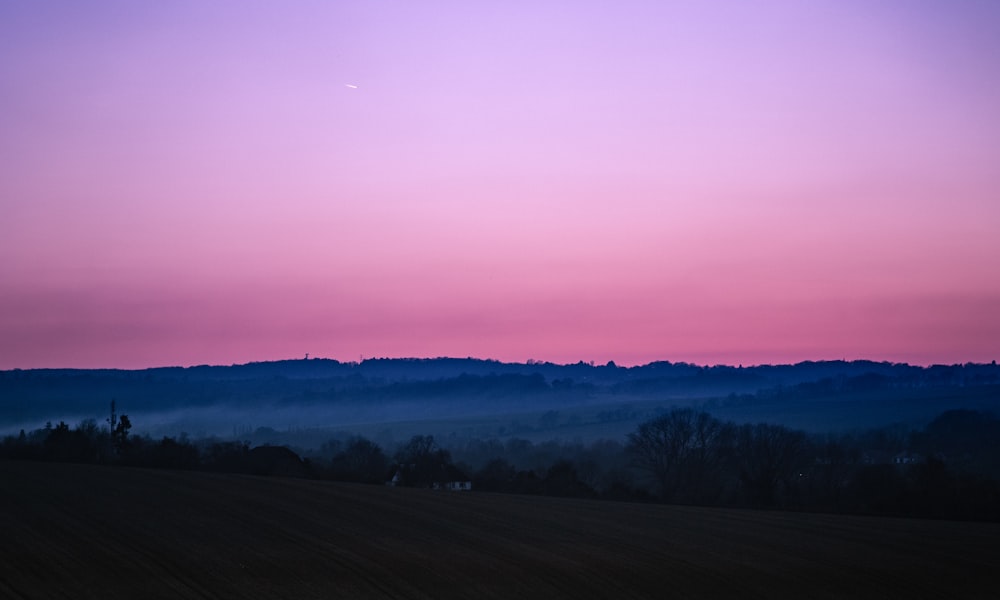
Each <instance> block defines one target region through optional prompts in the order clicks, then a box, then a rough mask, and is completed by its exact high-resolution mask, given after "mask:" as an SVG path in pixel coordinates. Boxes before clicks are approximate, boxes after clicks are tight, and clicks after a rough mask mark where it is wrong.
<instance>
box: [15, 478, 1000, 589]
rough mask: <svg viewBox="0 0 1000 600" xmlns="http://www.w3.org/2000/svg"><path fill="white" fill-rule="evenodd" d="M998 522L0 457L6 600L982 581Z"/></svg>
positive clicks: (990, 575)
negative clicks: (485, 491) (734, 507)
mask: <svg viewBox="0 0 1000 600" xmlns="http://www.w3.org/2000/svg"><path fill="white" fill-rule="evenodd" d="M997 565H1000V524H982V523H955V522H947V521H922V520H911V519H882V518H867V517H845V516H830V515H808V514H793V513H778V512H760V511H743V510H721V509H706V508H690V507H673V506H652V505H638V504H628V503H615V502H597V501H584V500H563V499H553V498H538V497H524V496H507V495H493V494H482V493H448V492H432V491H425V490H409V489H393V488H384V487H379V486H361V485H349V484H337V483H326V482H312V481H301V480H290V479H268V478H257V477H249V476H239V475H215V474H205V473H181V472H171V471H154V470H143V469H126V468H109V467H94V466H81V465H60V464H46V463H31V462H16V461H0V597H5V598H100V599H102V600H110V599H114V598H129V599H131V598H157V597H159V598H294V599H305V598H515V597H516V598H547V599H552V598H709V597H711V598H737V597H738V598H796V599H799V598H992V597H996V594H997V593H998V590H1000V576H998V572H997Z"/></svg>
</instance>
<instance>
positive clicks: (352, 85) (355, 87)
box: [344, 83, 358, 90]
mask: <svg viewBox="0 0 1000 600" xmlns="http://www.w3.org/2000/svg"><path fill="white" fill-rule="evenodd" d="M344 87H349V88H351V89H352V90H356V89H358V86H356V85H354V84H353V83H345V84H344Z"/></svg>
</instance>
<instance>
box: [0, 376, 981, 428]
mask: <svg viewBox="0 0 1000 600" xmlns="http://www.w3.org/2000/svg"><path fill="white" fill-rule="evenodd" d="M998 381H1000V368H998V367H996V366H995V365H992V364H987V365H973V364H968V365H955V366H937V367H930V368H921V367H913V366H908V365H902V364H890V363H874V362H867V361H856V362H842V361H832V362H816V363H812V362H810V363H799V364H796V365H761V366H754V367H746V368H743V367H739V366H737V367H728V366H714V367H708V366H698V365H690V364H686V363H669V362H659V363H650V364H647V365H642V366H637V367H630V368H626V367H618V366H616V365H615V364H614V363H608V364H605V365H592V364H588V363H577V364H570V365H557V364H551V363H502V362H498V361H490V360H476V359H444V358H441V359H381V360H378V359H370V360H366V361H363V362H358V363H342V362H338V361H334V360H324V359H309V360H292V361H280V362H271V363H250V364H246V365H234V366H229V367H223V366H215V367H212V366H201V367H190V368H161V369H145V370H137V371H125V370H55V369H40V370H25V371H19V370H14V371H3V372H0V433H5V434H10V433H17V432H18V431H19V430H20V429H28V430H30V429H35V428H38V427H41V426H43V425H44V424H45V423H46V422H58V421H66V422H67V423H69V424H72V425H75V424H76V423H78V422H80V421H81V420H83V419H95V420H97V421H98V422H99V423H100V422H103V420H104V419H105V417H106V416H107V415H106V413H107V408H108V404H109V403H110V401H111V400H115V401H116V403H117V406H118V407H119V410H121V411H122V412H126V413H128V414H129V415H130V417H131V418H132V422H133V423H134V427H135V431H136V432H137V433H148V434H150V435H152V436H154V437H156V436H163V435H168V436H177V435H180V434H182V433H187V434H188V435H192V436H198V437H206V436H217V437H222V438H232V439H253V438H254V436H255V435H256V436H258V437H260V436H263V437H264V439H260V440H259V441H262V442H263V441H267V442H271V443H278V442H283V443H293V444H297V445H302V444H305V443H309V442H310V441H311V440H316V439H320V438H322V437H323V436H329V435H331V434H334V433H338V432H340V433H358V434H364V435H368V436H373V437H380V438H383V439H385V440H389V439H395V440H397V441H398V440H404V439H406V438H408V437H409V436H410V435H412V434H414V433H426V434H434V435H438V436H445V437H446V436H453V437H480V438H487V437H499V438H508V437H512V436H517V437H524V438H528V439H552V438H562V439H581V440H586V441H593V440H596V439H600V438H609V439H618V440H621V439H623V438H624V436H625V434H626V433H628V432H629V431H631V430H632V429H633V428H634V427H635V426H636V425H637V424H638V423H639V422H641V421H643V420H646V419H648V418H651V417H653V416H655V415H656V414H658V413H662V412H664V411H665V410H667V409H669V408H671V407H677V406H682V407H695V408H698V409H702V410H706V411H708V412H711V413H712V414H713V415H714V416H717V417H720V418H727V419H732V420H735V421H738V422H755V421H767V422H771V423H776V424H781V425H786V426H790V427H796V428H802V429H805V430H807V431H813V432H841V431H849V430H858V429H863V428H867V427H876V426H885V425H891V424H902V425H906V426H913V427H916V426H920V425H924V424H926V423H927V422H928V421H929V420H930V419H932V418H933V417H934V416H936V415H937V414H938V413H940V412H943V411H945V410H948V409H955V408H965V409H988V410H997V408H998V407H1000V398H998V394H997V391H996V390H997V389H998V388H997V382H998ZM321 441H322V440H321Z"/></svg>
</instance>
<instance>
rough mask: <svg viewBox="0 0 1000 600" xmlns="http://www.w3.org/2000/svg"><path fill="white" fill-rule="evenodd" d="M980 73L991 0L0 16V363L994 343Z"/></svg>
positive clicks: (756, 354)
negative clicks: (306, 355)
mask: <svg viewBox="0 0 1000 600" xmlns="http://www.w3.org/2000/svg"><path fill="white" fill-rule="evenodd" d="M998 65H1000V4H998V3H994V2H988V1H986V2H972V1H954V2H911V1H909V0H898V1H889V2H878V3H873V2H868V1H860V0H859V1H845V0H838V1H831V2H821V1H816V2H798V1H788V2H772V1H762V2H753V3H748V2H735V1H734V2H663V1H650V2H616V3H608V2H586V1H574V2H568V1H564V2H530V3H474V2H459V1H456V2H419V3H418V2H408V1H407V2H403V1H401V2H374V1H372V2H288V3H276V2H243V1H241V2H213V3H207V2H201V1H200V0H199V1H195V0H191V1H187V2H185V1H180V2H165V3H145V2H128V1H124V0H122V1H114V2H113V1H106V0H97V1H94V2H87V3H80V2H75V1H69V0H67V1H65V2H55V1H53V2H4V3H2V4H0V369H9V368H32V367H123V368H140V367H147V366H161V365H192V364H202V363H212V364H230V363H241V362H247V361H255V360H271V359H278V358H291V357H301V356H303V355H305V353H307V352H308V353H310V354H311V355H312V356H322V357H329V358H337V359H340V360H357V359H358V357H359V356H364V357H372V356H461V357H464V356H477V357H482V358H496V359H500V360H511V361H523V360H527V359H529V358H532V359H537V360H550V361H554V362H576V361H578V360H588V361H589V360H595V361H598V362H604V361H607V360H614V361H616V362H618V363H619V364H637V363H645V362H649V361H653V360H671V361H688V362H696V363H703V364H717V363H730V364H736V363H743V364H758V363H765V362H796V361H800V360H821V359H840V358H847V359H856V358H865V359H873V360H890V361H906V362H912V363H916V364H929V363H954V362H966V361H974V362H983V361H986V362H988V361H990V360H994V359H998V358H1000V234H998V232H1000V110H997V108H996V107H998V106H1000V67H998ZM348 84H350V85H353V86H357V87H356V88H352V87H348Z"/></svg>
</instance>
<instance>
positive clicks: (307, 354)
mask: <svg viewBox="0 0 1000 600" xmlns="http://www.w3.org/2000/svg"><path fill="white" fill-rule="evenodd" d="M305 359H306V360H309V353H308V352H306V358H305Z"/></svg>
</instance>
